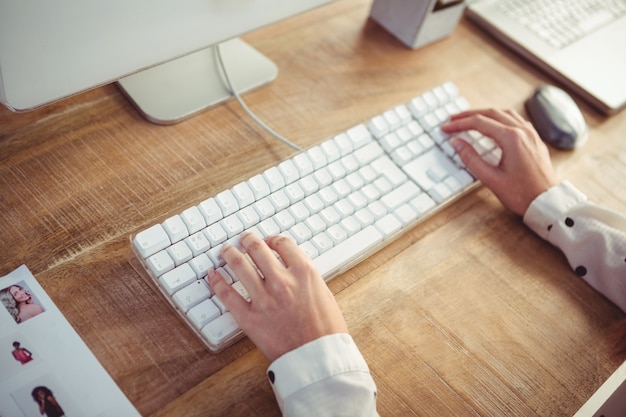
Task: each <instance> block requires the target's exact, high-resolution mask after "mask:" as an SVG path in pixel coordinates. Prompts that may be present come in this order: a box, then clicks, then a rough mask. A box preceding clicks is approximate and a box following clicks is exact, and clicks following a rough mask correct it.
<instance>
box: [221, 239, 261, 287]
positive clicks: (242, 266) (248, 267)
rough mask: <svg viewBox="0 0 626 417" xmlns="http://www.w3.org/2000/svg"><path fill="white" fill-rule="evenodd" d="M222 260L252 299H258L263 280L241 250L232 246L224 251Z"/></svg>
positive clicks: (228, 246)
mask: <svg viewBox="0 0 626 417" xmlns="http://www.w3.org/2000/svg"><path fill="white" fill-rule="evenodd" d="M222 258H223V259H224V261H225V262H226V263H227V264H228V266H229V267H230V269H231V271H233V272H234V274H235V275H236V277H237V279H238V280H239V281H241V283H242V284H243V286H244V287H245V288H246V291H247V292H248V295H250V298H256V296H257V295H258V294H259V292H260V291H262V287H263V280H262V279H261V276H260V275H259V272H258V271H257V269H256V268H255V266H254V265H253V264H252V262H251V261H250V260H248V258H247V257H246V255H244V254H243V253H242V252H241V251H239V249H237V248H236V247H234V246H230V245H227V246H225V247H224V249H222Z"/></svg>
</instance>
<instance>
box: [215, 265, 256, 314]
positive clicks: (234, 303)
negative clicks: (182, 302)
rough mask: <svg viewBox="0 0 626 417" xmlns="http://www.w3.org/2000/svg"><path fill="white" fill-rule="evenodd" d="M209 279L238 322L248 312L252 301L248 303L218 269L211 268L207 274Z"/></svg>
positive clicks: (217, 294) (216, 293) (218, 296)
mask: <svg viewBox="0 0 626 417" xmlns="http://www.w3.org/2000/svg"><path fill="white" fill-rule="evenodd" d="M207 281H208V282H209V285H210V286H211V288H212V289H213V292H214V293H215V295H216V296H217V298H219V299H220V301H222V303H223V304H224V305H225V306H226V308H227V309H228V310H229V311H230V312H231V313H232V314H233V316H234V317H235V320H236V321H237V323H242V322H243V320H242V321H239V318H240V317H243V316H244V315H245V314H247V313H248V310H249V309H250V303H248V302H247V301H246V300H245V299H244V298H243V297H242V296H241V294H239V293H238V292H237V291H236V290H235V289H234V288H233V287H231V286H230V284H229V283H228V282H226V280H225V279H224V277H222V276H221V275H220V274H219V273H218V272H217V271H215V270H214V269H211V270H210V271H209V272H208V274H207Z"/></svg>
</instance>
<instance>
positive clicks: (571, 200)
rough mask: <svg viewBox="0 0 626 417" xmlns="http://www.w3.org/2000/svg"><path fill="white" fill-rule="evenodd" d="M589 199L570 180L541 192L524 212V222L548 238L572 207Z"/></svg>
mask: <svg viewBox="0 0 626 417" xmlns="http://www.w3.org/2000/svg"><path fill="white" fill-rule="evenodd" d="M584 201H587V196H586V195H585V194H583V193H582V192H580V191H579V190H578V189H577V188H576V187H574V186H573V185H572V184H571V183H570V182H569V181H563V182H562V183H560V184H558V185H555V186H554V187H552V188H550V189H548V190H546V191H544V192H543V193H541V194H540V195H539V196H538V197H537V198H535V200H534V201H533V202H532V203H531V204H530V206H529V207H528V210H526V213H525V214H524V223H525V224H526V225H527V226H528V227H530V228H531V229H532V230H533V231H534V232H535V233H537V234H538V235H539V236H541V237H542V238H543V239H545V240H548V234H549V233H550V229H551V228H552V225H553V224H554V223H555V222H557V221H558V220H559V218H560V217H561V216H562V215H563V213H566V212H567V211H568V210H570V209H571V208H572V207H575V206H577V205H578V204H580V203H582V202H584Z"/></svg>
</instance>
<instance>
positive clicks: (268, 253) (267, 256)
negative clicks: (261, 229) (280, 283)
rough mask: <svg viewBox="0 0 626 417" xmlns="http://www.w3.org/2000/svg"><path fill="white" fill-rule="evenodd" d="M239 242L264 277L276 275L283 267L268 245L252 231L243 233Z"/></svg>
mask: <svg viewBox="0 0 626 417" xmlns="http://www.w3.org/2000/svg"><path fill="white" fill-rule="evenodd" d="M239 243H240V244H241V245H242V247H243V248H244V249H245V250H246V252H247V253H248V255H249V256H250V258H251V259H252V261H253V262H254V264H255V265H256V267H257V268H258V269H259V271H261V274H263V276H264V277H267V276H268V275H269V276H276V272H277V271H278V270H280V268H282V267H283V265H282V264H281V263H280V261H279V260H278V259H277V258H276V254H274V252H272V250H271V249H270V247H269V246H268V245H267V243H266V242H265V241H263V240H262V239H261V238H260V237H259V236H257V235H255V234H253V233H246V234H243V235H242V237H241V239H240V240H239Z"/></svg>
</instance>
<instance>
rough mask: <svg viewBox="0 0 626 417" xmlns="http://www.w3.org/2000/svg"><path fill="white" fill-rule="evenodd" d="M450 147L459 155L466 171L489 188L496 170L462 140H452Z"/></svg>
mask: <svg viewBox="0 0 626 417" xmlns="http://www.w3.org/2000/svg"><path fill="white" fill-rule="evenodd" d="M452 147H454V150H455V151H456V153H457V154H458V155H459V157H460V158H461V160H462V161H463V163H464V164H465V166H466V167H467V169H468V170H469V171H470V172H471V173H472V174H474V176H475V177H476V178H478V179H479V180H480V181H481V182H482V183H484V184H485V185H487V186H489V184H491V183H492V182H493V178H494V177H495V175H496V174H497V168H495V167H493V166H492V165H490V164H488V163H487V162H485V160H484V159H483V158H482V157H481V156H480V155H479V154H478V152H476V150H475V149H474V147H473V146H472V145H470V144H469V143H467V142H466V141H464V140H463V139H459V138H454V139H452Z"/></svg>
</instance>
